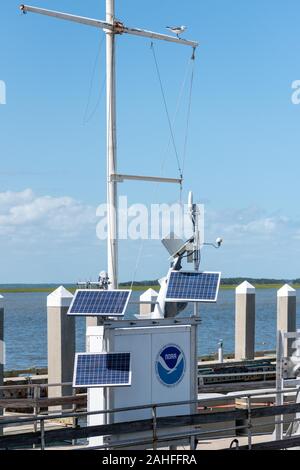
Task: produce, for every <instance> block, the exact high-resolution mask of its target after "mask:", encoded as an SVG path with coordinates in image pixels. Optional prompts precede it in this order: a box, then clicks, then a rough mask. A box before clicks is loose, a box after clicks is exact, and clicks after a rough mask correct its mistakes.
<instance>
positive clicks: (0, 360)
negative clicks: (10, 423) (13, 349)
mask: <svg viewBox="0 0 300 470" xmlns="http://www.w3.org/2000/svg"><path fill="white" fill-rule="evenodd" d="M4 363H5V344H4V298H3V297H2V295H0V386H2V385H3V380H4V379H3V377H4ZM2 396H3V395H2V392H0V398H2ZM0 416H3V408H0ZM2 434H3V428H2V427H1V426H0V436H1V435H2Z"/></svg>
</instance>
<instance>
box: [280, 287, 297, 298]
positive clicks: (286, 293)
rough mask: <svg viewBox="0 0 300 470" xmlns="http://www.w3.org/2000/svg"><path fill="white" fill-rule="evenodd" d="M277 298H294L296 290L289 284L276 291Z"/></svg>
mask: <svg viewBox="0 0 300 470" xmlns="http://www.w3.org/2000/svg"><path fill="white" fill-rule="evenodd" d="M277 297H296V290H295V289H293V288H292V287H291V286H290V285H289V284H285V285H284V286H283V287H281V289H279V290H278V291H277Z"/></svg>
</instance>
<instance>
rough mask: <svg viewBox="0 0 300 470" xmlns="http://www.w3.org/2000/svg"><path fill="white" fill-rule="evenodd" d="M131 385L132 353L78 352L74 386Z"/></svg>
mask: <svg viewBox="0 0 300 470" xmlns="http://www.w3.org/2000/svg"><path fill="white" fill-rule="evenodd" d="M129 385H131V370H130V353H78V354H76V357H75V366H74V378H73V387H87V388H90V387H121V386H129Z"/></svg>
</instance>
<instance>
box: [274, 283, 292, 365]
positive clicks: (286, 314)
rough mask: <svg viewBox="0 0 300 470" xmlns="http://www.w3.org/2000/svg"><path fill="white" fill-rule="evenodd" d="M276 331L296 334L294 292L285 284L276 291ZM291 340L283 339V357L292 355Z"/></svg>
mask: <svg viewBox="0 0 300 470" xmlns="http://www.w3.org/2000/svg"><path fill="white" fill-rule="evenodd" d="M277 330H280V331H285V332H287V333H295V332H296V291H295V289H293V288H292V287H291V286H289V285H288V284H285V285H284V286H283V287H282V288H281V289H279V290H278V291H277ZM293 341H294V340H293V339H288V338H284V339H283V345H284V346H283V355H284V356H285V357H289V356H292V354H293V348H292V344H293Z"/></svg>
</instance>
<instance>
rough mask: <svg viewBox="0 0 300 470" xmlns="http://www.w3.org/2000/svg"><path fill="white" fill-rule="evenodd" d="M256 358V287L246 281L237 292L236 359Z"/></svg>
mask: <svg viewBox="0 0 300 470" xmlns="http://www.w3.org/2000/svg"><path fill="white" fill-rule="evenodd" d="M254 357H255V287H254V286H252V285H251V284H250V283H249V282H247V281H245V282H243V283H242V284H240V285H239V286H238V287H237V288H236V290H235V359H236V360H237V361H243V360H252V359H254Z"/></svg>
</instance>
